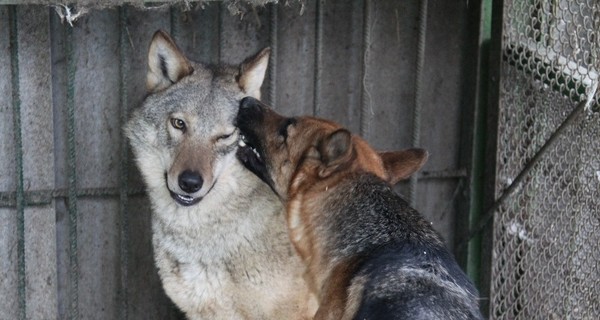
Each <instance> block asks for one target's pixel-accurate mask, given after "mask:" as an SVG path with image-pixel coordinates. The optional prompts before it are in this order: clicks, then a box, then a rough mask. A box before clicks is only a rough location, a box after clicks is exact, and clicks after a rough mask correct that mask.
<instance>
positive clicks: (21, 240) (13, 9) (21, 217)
mask: <svg viewBox="0 0 600 320" xmlns="http://www.w3.org/2000/svg"><path fill="white" fill-rule="evenodd" d="M8 19H9V24H10V27H9V37H10V56H11V57H10V58H11V59H10V70H11V82H12V105H13V130H14V133H15V136H14V143H15V163H16V173H17V190H16V211H17V290H18V293H17V294H18V300H17V301H18V303H19V305H18V307H19V311H18V315H19V319H26V317H27V300H26V294H25V293H26V292H25V291H26V282H25V192H24V187H23V141H22V137H21V88H20V84H19V38H18V26H17V6H16V5H15V6H10V7H9V8H8Z"/></svg>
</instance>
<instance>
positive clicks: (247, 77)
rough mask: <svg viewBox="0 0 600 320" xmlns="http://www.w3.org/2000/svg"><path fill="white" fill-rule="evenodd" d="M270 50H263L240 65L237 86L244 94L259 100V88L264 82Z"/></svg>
mask: <svg viewBox="0 0 600 320" xmlns="http://www.w3.org/2000/svg"><path fill="white" fill-rule="evenodd" d="M270 55H271V48H264V49H262V50H261V51H260V52H259V53H257V54H256V55H255V56H252V57H250V58H248V59H246V61H244V62H243V63H242V64H241V65H240V75H239V77H238V84H239V86H240V88H241V89H242V90H243V91H244V93H245V94H247V95H249V96H251V97H254V98H256V99H259V100H260V87H261V86H262V83H263V81H264V80H265V73H266V72H267V66H268V65H269V56H270Z"/></svg>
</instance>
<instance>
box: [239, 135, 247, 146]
mask: <svg viewBox="0 0 600 320" xmlns="http://www.w3.org/2000/svg"><path fill="white" fill-rule="evenodd" d="M238 146H240V147H245V146H246V142H244V138H243V137H242V139H240V141H238Z"/></svg>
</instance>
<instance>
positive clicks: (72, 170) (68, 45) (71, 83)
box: [64, 24, 79, 319]
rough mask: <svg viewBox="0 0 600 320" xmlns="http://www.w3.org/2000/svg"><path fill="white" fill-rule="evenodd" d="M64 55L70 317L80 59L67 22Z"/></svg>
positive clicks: (75, 298)
mask: <svg viewBox="0 0 600 320" xmlns="http://www.w3.org/2000/svg"><path fill="white" fill-rule="evenodd" d="M64 28H65V56H66V59H67V101H66V103H67V175H68V197H67V202H68V211H69V249H70V252H69V268H70V277H69V279H70V286H69V299H70V301H69V303H70V305H69V319H78V318H79V263H78V259H77V163H76V154H75V151H76V150H75V145H76V141H75V72H76V67H77V61H75V54H74V48H73V44H74V43H75V41H74V39H73V28H72V27H69V26H68V25H66V24H65V27H64Z"/></svg>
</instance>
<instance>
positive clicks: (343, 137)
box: [318, 129, 354, 178]
mask: <svg viewBox="0 0 600 320" xmlns="http://www.w3.org/2000/svg"><path fill="white" fill-rule="evenodd" d="M318 148H319V153H320V154H321V162H322V163H323V164H322V166H321V168H320V170H319V177H321V178H325V177H327V176H329V175H330V174H332V173H333V172H335V171H336V170H337V169H339V168H342V167H343V166H344V164H346V163H349V162H350V160H351V159H352V157H353V155H354V148H353V147H352V134H351V133H350V131H348V130H346V129H338V130H337V131H334V132H333V133H332V134H330V135H329V136H327V137H325V138H324V139H323V140H322V141H321V143H320V144H319V147H318Z"/></svg>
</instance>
